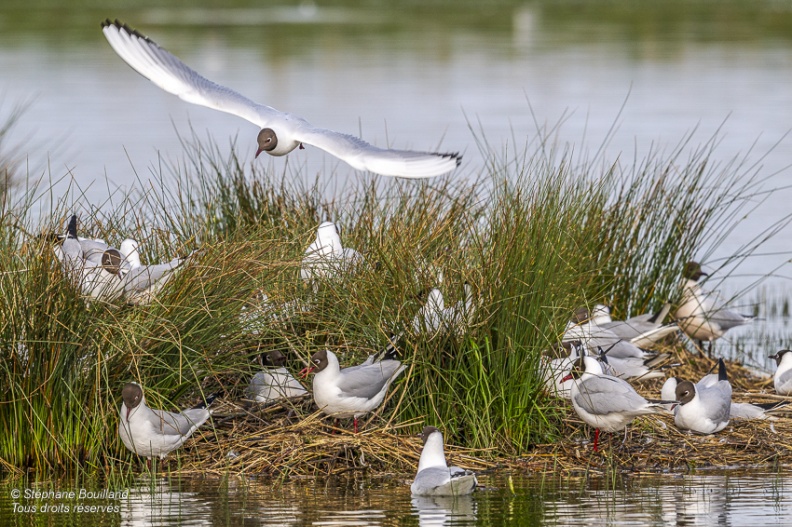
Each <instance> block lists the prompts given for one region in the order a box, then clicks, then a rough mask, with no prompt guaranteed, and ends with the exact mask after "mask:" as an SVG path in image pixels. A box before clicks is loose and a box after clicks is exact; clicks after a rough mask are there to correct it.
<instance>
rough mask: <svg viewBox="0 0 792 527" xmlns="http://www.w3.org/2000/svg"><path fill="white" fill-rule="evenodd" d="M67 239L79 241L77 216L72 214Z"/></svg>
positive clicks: (67, 228) (67, 229)
mask: <svg viewBox="0 0 792 527" xmlns="http://www.w3.org/2000/svg"><path fill="white" fill-rule="evenodd" d="M66 237H67V238H73V239H77V215H76V214H72V217H71V218H70V219H69V225H68V227H66Z"/></svg>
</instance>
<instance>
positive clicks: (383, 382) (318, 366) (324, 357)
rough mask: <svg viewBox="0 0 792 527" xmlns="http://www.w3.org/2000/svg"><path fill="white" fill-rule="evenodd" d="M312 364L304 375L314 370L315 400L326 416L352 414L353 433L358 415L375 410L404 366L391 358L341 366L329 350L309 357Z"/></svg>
mask: <svg viewBox="0 0 792 527" xmlns="http://www.w3.org/2000/svg"><path fill="white" fill-rule="evenodd" d="M311 363H312V364H313V366H310V367H308V368H305V369H304V370H303V372H302V373H303V374H305V375H307V374H309V373H311V372H316V374H315V375H314V378H313V396H314V402H315V403H316V406H318V407H319V409H320V410H321V411H322V412H324V413H325V414H326V415H329V416H331V417H335V418H339V419H340V418H347V417H352V418H353V419H354V426H355V433H357V431H358V417H360V416H363V415H366V414H367V413H369V412H372V411H374V410H375V409H376V408H377V407H378V406H379V405H381V404H382V401H383V400H384V399H385V393H386V392H387V391H388V387H390V385H391V383H392V382H393V381H394V380H395V379H396V377H397V376H398V375H399V374H400V373H401V372H402V371H403V370H404V368H405V366H404V365H403V364H402V363H401V362H399V361H398V360H394V359H383V360H381V361H378V362H372V361H369V360H367V361H366V362H364V363H363V364H359V365H357V366H352V367H349V368H344V369H341V367H340V366H339V364H338V358H337V357H336V356H335V353H333V352H332V351H330V350H321V351H317V352H316V353H314V354H313V355H312V356H311Z"/></svg>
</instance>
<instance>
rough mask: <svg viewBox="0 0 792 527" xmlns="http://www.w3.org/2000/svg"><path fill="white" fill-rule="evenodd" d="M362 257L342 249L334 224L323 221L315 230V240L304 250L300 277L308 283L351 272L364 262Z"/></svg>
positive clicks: (349, 249)
mask: <svg viewBox="0 0 792 527" xmlns="http://www.w3.org/2000/svg"><path fill="white" fill-rule="evenodd" d="M364 261H365V260H364V258H363V255H362V254H360V253H359V252H358V251H356V250H355V249H352V248H351V247H344V246H343V245H342V243H341V235H339V234H338V229H337V228H336V226H335V223H333V222H331V221H325V222H323V223H322V224H321V225H319V228H318V229H316V239H315V240H314V241H313V242H311V244H310V245H309V246H308V248H307V249H306V250H305V256H304V257H303V261H302V266H301V268H300V276H301V277H302V279H303V280H306V281H310V280H315V279H320V278H324V277H327V276H330V275H332V274H333V273H337V272H339V271H343V272H346V271H352V270H354V269H355V268H356V267H357V266H358V265H360V264H362V263H363V262H364Z"/></svg>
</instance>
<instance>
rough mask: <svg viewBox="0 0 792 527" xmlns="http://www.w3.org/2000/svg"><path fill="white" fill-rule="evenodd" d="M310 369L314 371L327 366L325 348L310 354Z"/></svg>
mask: <svg viewBox="0 0 792 527" xmlns="http://www.w3.org/2000/svg"><path fill="white" fill-rule="evenodd" d="M311 364H312V365H313V366H311V369H312V370H313V371H315V372H319V371H322V370H323V369H325V368H327V364H328V360H327V350H320V351H317V352H316V353H314V354H313V355H311Z"/></svg>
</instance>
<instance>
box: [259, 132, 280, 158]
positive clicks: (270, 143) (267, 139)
mask: <svg viewBox="0 0 792 527" xmlns="http://www.w3.org/2000/svg"><path fill="white" fill-rule="evenodd" d="M256 142H258V150H256V157H258V156H259V154H260V153H262V152H272V151H273V150H275V148H277V146H278V136H277V135H275V130H273V129H272V128H262V129H261V131H260V132H259V134H258V137H257V138H256Z"/></svg>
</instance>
